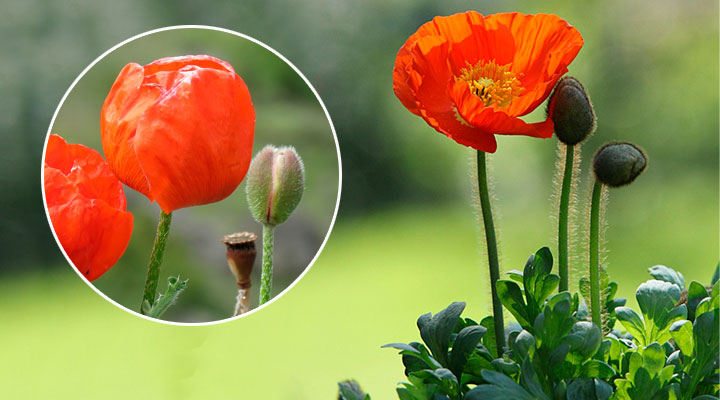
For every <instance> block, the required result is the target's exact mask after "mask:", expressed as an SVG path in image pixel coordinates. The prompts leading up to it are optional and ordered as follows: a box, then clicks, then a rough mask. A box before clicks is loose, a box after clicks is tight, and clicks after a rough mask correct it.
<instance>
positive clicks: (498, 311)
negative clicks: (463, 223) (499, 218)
mask: <svg viewBox="0 0 720 400" xmlns="http://www.w3.org/2000/svg"><path fill="white" fill-rule="evenodd" d="M485 158H486V154H485V152H484V151H480V150H478V151H477V180H478V197H479V200H480V209H481V211H482V217H483V226H484V228H485V242H486V244H487V255H488V266H489V268H490V290H491V293H492V309H493V322H494V324H495V344H496V346H497V351H498V354H502V353H503V349H504V348H505V321H504V319H503V309H502V304H501V303H500V298H499V297H498V293H497V287H496V283H497V281H498V279H500V265H499V262H498V251H497V239H496V238H495V223H494V221H493V215H492V206H491V204H490V194H489V190H488V181H487V167H486V165H485V164H486V162H485Z"/></svg>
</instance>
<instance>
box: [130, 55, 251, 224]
mask: <svg viewBox="0 0 720 400" xmlns="http://www.w3.org/2000/svg"><path fill="white" fill-rule="evenodd" d="M254 125H255V112H254V110H253V107H252V103H251V100H250V94H249V92H248V89H247V87H246V86H245V83H244V82H243V81H242V79H241V78H240V77H239V76H237V75H236V74H234V73H228V72H226V71H220V70H218V69H199V70H196V71H194V72H193V73H192V74H190V75H188V76H186V77H185V78H184V79H182V80H180V81H179V82H176V84H175V86H173V88H172V90H170V91H168V92H167V93H166V94H165V95H163V96H162V98H160V99H159V100H158V101H157V103H155V104H153V105H152V106H151V107H149V108H148V109H147V110H146V111H145V113H144V114H143V115H142V117H141V118H140V120H139V123H138V127H137V133H136V135H135V151H136V154H137V157H138V160H139V163H140V165H141V166H142V170H143V172H144V173H145V176H146V177H147V181H148V183H149V186H150V194H151V196H150V197H151V198H152V199H154V200H156V201H157V202H158V204H159V205H160V207H161V208H162V209H163V210H164V211H165V212H167V213H169V212H172V211H174V210H176V209H179V208H183V207H189V206H193V205H200V204H207V203H212V202H216V201H219V200H222V199H224V198H225V197H227V196H229V195H230V194H231V193H232V192H233V191H234V190H235V188H236V187H237V186H238V185H239V184H240V182H241V181H242V180H243V178H244V177H245V174H246V173H247V169H248V166H249V164H250V158H251V156H252V154H251V153H252V143H253V130H254Z"/></svg>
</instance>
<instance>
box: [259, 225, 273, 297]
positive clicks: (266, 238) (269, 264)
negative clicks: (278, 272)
mask: <svg viewBox="0 0 720 400" xmlns="http://www.w3.org/2000/svg"><path fill="white" fill-rule="evenodd" d="M274 247H275V226H273V225H267V224H266V225H263V258H262V275H261V276H260V305H263V304H265V303H267V302H268V300H270V291H271V290H272V276H273V250H274Z"/></svg>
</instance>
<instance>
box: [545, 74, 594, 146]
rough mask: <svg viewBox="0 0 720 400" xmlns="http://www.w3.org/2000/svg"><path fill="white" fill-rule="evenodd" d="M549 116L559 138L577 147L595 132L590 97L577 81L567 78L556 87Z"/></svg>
mask: <svg viewBox="0 0 720 400" xmlns="http://www.w3.org/2000/svg"><path fill="white" fill-rule="evenodd" d="M547 114H548V117H550V119H552V121H553V123H554V124H555V135H556V136H557V138H558V139H559V140H560V141H561V142H563V143H565V144H567V145H569V146H572V145H576V144H578V143H580V142H582V141H583V140H585V138H587V137H588V136H590V135H591V134H592V133H593V132H594V131H595V112H594V111H593V106H592V103H591V102H590V97H589V96H588V94H587V91H585V88H584V87H583V85H582V84H581V83H580V81H578V80H577V79H575V78H573V77H570V76H566V77H564V78H562V79H560V81H559V82H558V84H557V86H555V90H554V91H553V94H552V96H550V101H549V102H548V108H547Z"/></svg>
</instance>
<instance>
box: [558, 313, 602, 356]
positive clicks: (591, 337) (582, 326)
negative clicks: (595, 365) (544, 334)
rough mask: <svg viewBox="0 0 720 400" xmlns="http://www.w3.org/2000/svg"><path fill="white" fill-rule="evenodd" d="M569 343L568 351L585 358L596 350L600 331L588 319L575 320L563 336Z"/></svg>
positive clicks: (600, 334) (598, 346) (564, 340)
mask: <svg viewBox="0 0 720 400" xmlns="http://www.w3.org/2000/svg"><path fill="white" fill-rule="evenodd" d="M563 342H565V343H567V344H569V345H570V351H571V352H573V353H577V354H578V355H580V356H581V357H582V359H583V360H586V359H588V358H590V357H592V356H593V355H595V353H596V352H597V351H598V349H599V348H600V343H601V342H602V331H600V328H598V327H597V325H595V324H593V323H592V322H588V321H579V322H576V323H575V324H574V325H573V326H572V328H571V329H570V332H569V333H568V334H567V336H565V338H563Z"/></svg>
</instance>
